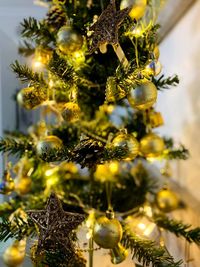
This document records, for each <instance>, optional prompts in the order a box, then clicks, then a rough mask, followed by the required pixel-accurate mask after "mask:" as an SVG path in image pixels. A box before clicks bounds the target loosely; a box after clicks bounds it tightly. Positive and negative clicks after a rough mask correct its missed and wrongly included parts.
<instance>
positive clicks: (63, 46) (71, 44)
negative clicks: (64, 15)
mask: <svg viewBox="0 0 200 267" xmlns="http://www.w3.org/2000/svg"><path fill="white" fill-rule="evenodd" d="M57 45H58V48H59V49H60V51H61V52H63V53H64V54H70V53H73V52H75V51H78V50H80V49H81V47H82V45H83V38H82V36H81V35H80V34H79V33H78V32H76V31H75V30H74V29H72V28H71V27H69V26H63V27H62V28H60V30H59V31H58V34H57Z"/></svg>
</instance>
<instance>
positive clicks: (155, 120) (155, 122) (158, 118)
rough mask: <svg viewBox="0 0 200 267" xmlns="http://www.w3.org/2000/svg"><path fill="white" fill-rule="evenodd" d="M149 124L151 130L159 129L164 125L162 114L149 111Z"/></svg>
mask: <svg viewBox="0 0 200 267" xmlns="http://www.w3.org/2000/svg"><path fill="white" fill-rule="evenodd" d="M149 123H150V125H151V127H152V128H156V127H160V126H162V125H163V124H164V120H163V117H162V114H161V113H160V112H156V111H153V110H152V111H150V113H149Z"/></svg>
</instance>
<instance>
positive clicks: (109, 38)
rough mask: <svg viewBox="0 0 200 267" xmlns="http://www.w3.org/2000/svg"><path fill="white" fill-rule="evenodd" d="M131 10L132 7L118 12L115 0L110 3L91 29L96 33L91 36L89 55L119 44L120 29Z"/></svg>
mask: <svg viewBox="0 0 200 267" xmlns="http://www.w3.org/2000/svg"><path fill="white" fill-rule="evenodd" d="M130 9H131V7H127V8H125V9H123V10H118V11H117V10H116V5H115V0H111V1H110V4H109V5H108V6H107V8H106V9H105V10H104V11H103V12H102V14H101V15H100V17H99V18H98V20H97V22H95V23H94V24H93V25H92V26H91V27H90V30H91V31H94V32H93V34H92V35H91V39H92V44H91V46H90V48H89V53H93V52H94V51H95V50H97V48H99V47H101V46H103V45H107V44H111V45H115V44H117V43H118V29H119V27H120V25H121V23H122V22H123V20H124V19H125V17H126V16H127V15H128V13H129V12H130ZM100 50H101V49H100ZM104 51H105V50H104Z"/></svg>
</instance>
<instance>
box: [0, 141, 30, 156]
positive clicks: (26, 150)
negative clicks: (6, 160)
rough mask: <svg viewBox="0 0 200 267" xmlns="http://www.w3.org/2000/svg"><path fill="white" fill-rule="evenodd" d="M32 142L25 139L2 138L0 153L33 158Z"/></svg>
mask: <svg viewBox="0 0 200 267" xmlns="http://www.w3.org/2000/svg"><path fill="white" fill-rule="evenodd" d="M32 146H33V143H32V141H30V140H28V139H26V138H20V139H17V138H4V139H1V140H0V152H4V153H5V152H8V153H9V154H12V155H15V156H18V157H21V156H22V155H24V154H27V155H29V156H30V157H32V156H33V153H34V151H33V150H32Z"/></svg>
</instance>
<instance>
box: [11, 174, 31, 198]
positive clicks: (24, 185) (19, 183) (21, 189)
mask: <svg viewBox="0 0 200 267" xmlns="http://www.w3.org/2000/svg"><path fill="white" fill-rule="evenodd" d="M31 185H32V180H31V178H30V177H29V176H22V177H19V178H17V179H16V180H15V191H16V192H17V194H19V195H25V194H28V193H29V192H30V190H31Z"/></svg>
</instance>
